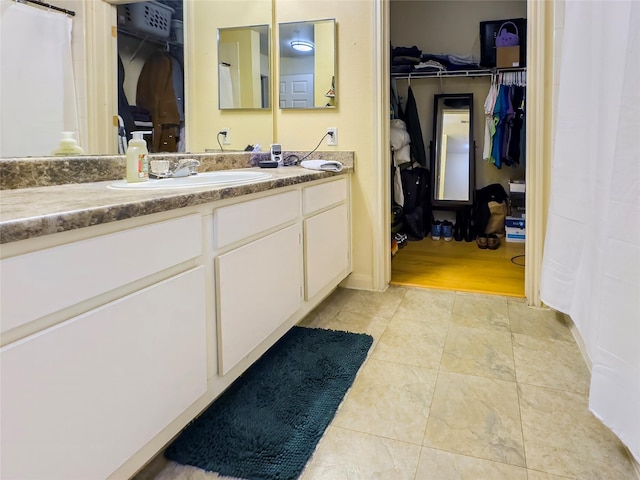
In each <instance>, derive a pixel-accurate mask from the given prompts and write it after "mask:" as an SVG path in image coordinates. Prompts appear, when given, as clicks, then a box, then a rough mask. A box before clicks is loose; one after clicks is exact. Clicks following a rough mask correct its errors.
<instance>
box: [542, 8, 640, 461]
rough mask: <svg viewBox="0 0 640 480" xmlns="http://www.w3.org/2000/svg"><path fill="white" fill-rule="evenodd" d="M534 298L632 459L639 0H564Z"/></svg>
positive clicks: (636, 387) (639, 299)
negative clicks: (581, 365)
mask: <svg viewBox="0 0 640 480" xmlns="http://www.w3.org/2000/svg"><path fill="white" fill-rule="evenodd" d="M564 22H565V23H564V33H563V37H562V57H561V60H560V76H559V81H560V83H559V92H558V104H557V124H556V131H555V146H554V155H553V169H552V183H551V201H550V209H549V219H548V224H547V236H546V240H545V245H544V258H543V265H542V281H541V298H542V300H543V301H544V302H545V303H546V304H548V305H549V306H551V307H553V308H555V309H557V310H559V311H562V312H564V313H567V314H568V315H570V316H571V318H572V319H573V321H574V322H575V325H576V327H577V329H578V331H579V332H580V334H581V336H582V338H583V339H584V342H585V345H586V349H587V354H588V355H589V357H590V360H591V362H592V372H591V389H590V395H589V408H590V409H591V411H592V412H593V413H594V414H595V415H596V416H597V417H598V418H600V419H601V420H602V421H603V422H604V423H605V424H606V425H607V426H608V427H610V428H611V430H612V431H613V432H614V433H616V434H617V435H618V437H619V438H620V439H621V440H622V441H623V442H624V443H625V445H627V447H628V448H629V450H630V451H631V453H632V454H633V456H634V457H635V458H636V460H638V461H640V37H639V35H640V2H638V1H637V0H620V1H589V2H585V1H581V0H567V1H566V4H565V21H564Z"/></svg>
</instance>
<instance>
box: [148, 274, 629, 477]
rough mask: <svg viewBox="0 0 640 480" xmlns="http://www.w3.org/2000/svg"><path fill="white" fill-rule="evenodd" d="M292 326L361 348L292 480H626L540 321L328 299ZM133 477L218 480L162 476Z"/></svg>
mask: <svg viewBox="0 0 640 480" xmlns="http://www.w3.org/2000/svg"><path fill="white" fill-rule="evenodd" d="M301 325H303V326H308V327H322V328H331V329H341V330H349V331H353V332H365V333H369V334H371V335H372V336H373V337H374V344H373V346H372V348H371V351H370V352H369V356H368V358H367V360H366V362H365V363H364V365H363V367H362V368H361V370H360V372H359V374H358V377H357V378H356V381H355V382H354V385H353V387H352V388H351V390H350V391H349V393H348V394H347V396H346V397H345V400H344V401H343V403H342V405H341V407H340V409H339V410H338V413H337V414H336V416H335V418H334V420H333V422H332V423H331V425H330V426H329V428H328V429H327V431H326V432H325V435H324V436H323V438H322V439H321V441H320V443H319V444H318V447H317V449H316V452H315V454H314V455H313V457H312V459H311V460H310V462H309V464H308V465H307V467H306V469H305V471H304V473H303V475H302V477H301V478H302V480H317V479H322V480H370V479H381V480H382V479H384V480H404V479H407V480H414V479H415V480H427V479H437V480H450V479H451V480H454V479H456V480H457V479H468V480H478V479H488V480H500V479H505V480H561V479H567V478H570V479H580V480H582V479H603V480H604V479H606V480H609V479H610V480H636V479H637V478H638V477H637V476H636V474H635V472H634V469H633V466H632V464H631V462H630V459H629V457H628V456H627V453H626V451H625V449H624V447H623V446H622V444H621V443H620V442H619V440H618V439H617V438H616V437H615V436H614V435H613V434H612V433H611V432H610V431H609V430H608V429H607V428H605V427H604V426H603V425H602V424H601V423H600V422H599V421H598V420H597V419H596V418H595V417H594V416H593V415H592V414H591V413H590V412H589V411H588V409H587V394H588V390H589V370H588V368H587V366H586V364H585V362H584V359H583V357H582V355H581V353H580V351H579V349H578V347H577V345H576V343H575V341H574V339H573V337H572V335H571V332H570V330H569V327H568V326H567V325H566V324H564V323H563V322H562V321H561V320H559V319H557V318H556V314H555V313H554V312H552V311H550V310H543V309H536V308H530V307H527V306H526V305H525V304H524V300H522V299H517V298H511V297H502V296H495V295H481V294H470V293H461V292H453V291H441V290H428V289H417V288H410V287H398V286H392V287H390V288H389V289H388V290H387V291H385V292H383V293H376V292H364V291H356V290H346V289H338V290H337V291H336V292H334V293H333V294H332V295H331V296H330V297H329V298H328V299H327V300H325V301H324V302H323V303H322V304H321V305H320V306H319V307H318V308H317V309H316V310H315V311H313V312H312V313H311V314H310V315H309V316H308V317H307V318H305V319H304V321H303V322H301ZM165 463H166V462H165ZM156 472H157V467H156ZM138 477H139V478H141V479H142V478H156V479H158V480H170V479H185V480H186V479H190V480H196V479H202V480H210V479H215V478H218V477H217V476H216V475H214V474H210V473H205V472H203V471H201V470H197V469H193V468H191V467H183V466H177V465H175V464H165V465H163V466H162V470H161V471H160V473H157V474H156V473H154V474H153V476H150V475H144V472H142V473H141V474H140V475H139V476H138Z"/></svg>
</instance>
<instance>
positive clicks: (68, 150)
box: [51, 132, 84, 157]
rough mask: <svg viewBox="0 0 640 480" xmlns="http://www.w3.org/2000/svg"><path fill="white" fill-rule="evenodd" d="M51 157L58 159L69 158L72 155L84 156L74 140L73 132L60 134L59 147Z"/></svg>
mask: <svg viewBox="0 0 640 480" xmlns="http://www.w3.org/2000/svg"><path fill="white" fill-rule="evenodd" d="M51 155H56V156H58V157H69V156H72V155H84V150H83V149H82V148H81V147H80V146H79V145H78V142H76V139H75V138H74V132H62V138H61V139H60V145H58V148H56V149H55V150H54V151H53V152H51Z"/></svg>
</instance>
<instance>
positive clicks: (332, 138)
mask: <svg viewBox="0 0 640 480" xmlns="http://www.w3.org/2000/svg"><path fill="white" fill-rule="evenodd" d="M327 133H328V134H329V135H327V145H338V128H337V127H329V128H327Z"/></svg>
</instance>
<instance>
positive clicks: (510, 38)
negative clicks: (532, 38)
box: [496, 22, 520, 47]
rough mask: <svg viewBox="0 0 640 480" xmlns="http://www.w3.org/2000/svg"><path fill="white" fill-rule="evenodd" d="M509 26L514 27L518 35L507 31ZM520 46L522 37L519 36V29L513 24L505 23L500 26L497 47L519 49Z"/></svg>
mask: <svg viewBox="0 0 640 480" xmlns="http://www.w3.org/2000/svg"><path fill="white" fill-rule="evenodd" d="M507 25H511V26H513V28H514V30H515V31H516V33H511V32H509V31H508V30H507V28H506V27H507ZM518 45H520V36H519V35H518V27H517V26H516V24H515V23H513V22H504V23H503V24H502V25H500V29H499V30H498V35H497V36H496V47H517V46H518Z"/></svg>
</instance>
